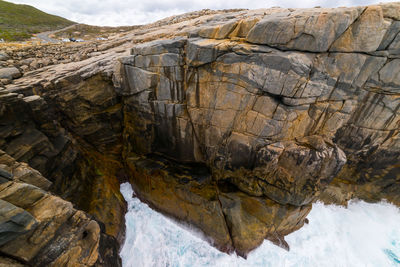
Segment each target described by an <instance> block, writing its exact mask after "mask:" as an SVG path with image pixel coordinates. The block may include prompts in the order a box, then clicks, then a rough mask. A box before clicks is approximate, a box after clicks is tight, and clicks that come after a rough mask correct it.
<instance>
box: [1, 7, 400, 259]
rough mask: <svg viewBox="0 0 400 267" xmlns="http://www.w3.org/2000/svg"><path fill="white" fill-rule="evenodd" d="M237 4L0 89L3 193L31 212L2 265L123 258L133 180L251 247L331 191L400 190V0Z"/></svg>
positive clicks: (217, 240) (359, 194)
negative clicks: (305, 5)
mask: <svg viewBox="0 0 400 267" xmlns="http://www.w3.org/2000/svg"><path fill="white" fill-rule="evenodd" d="M235 12H236V11H230V12H228V11H218V12H217V11H216V13H212V12H211V13H207V12H206V13H207V16H204V17H203V15H198V16H197V15H196V16H194V17H193V14H192V15H190V16H189V15H188V17H186V18H185V16H183V18H182V17H179V19H178V20H177V21H175V22H173V23H172V22H171V23H170V24H168V23H166V22H165V21H164V22H160V23H159V24H157V23H156V24H152V25H146V26H141V27H139V28H138V29H136V30H133V31H132V32H129V33H126V35H125V36H119V37H116V38H115V39H110V40H108V41H106V43H105V44H102V46H104V49H101V51H102V52H101V54H96V55H93V56H85V55H82V58H81V60H77V61H75V62H70V63H66V64H53V65H51V66H47V67H44V68H38V69H36V70H33V71H31V72H25V73H23V76H22V77H21V78H16V79H14V80H13V81H12V83H9V84H8V85H7V86H6V87H4V88H0V149H2V150H4V152H3V151H0V170H2V171H3V172H0V199H1V200H2V201H4V202H6V203H8V204H5V203H4V204H3V205H12V206H10V207H12V208H13V209H12V210H13V212H15V214H21V215H19V216H28V215H26V213H24V211H25V212H27V211H29V214H31V215H30V216H31V217H29V216H28V217H29V218H30V220H29V221H27V223H26V224H22V225H21V227H22V230H21V231H20V232H18V233H16V234H15V236H13V237H12V238H13V239H12V240H11V241H10V242H9V243H7V245H6V246H2V247H0V263H2V261H4V262H7V261H13V260H15V259H20V258H21V259H24V260H23V262H20V263H22V264H30V265H32V266H41V265H43V264H45V265H48V264H53V265H62V264H65V263H66V262H73V263H79V264H82V265H84V266H93V265H96V266H119V264H120V261H119V260H118V243H119V244H121V243H122V241H123V232H124V221H123V217H124V213H125V210H126V207H125V203H124V200H123V198H122V196H121V194H120V193H119V184H120V182H122V181H126V180H129V181H130V182H131V184H132V186H133V188H134V190H135V193H136V194H137V196H138V197H139V198H140V199H141V200H142V201H144V202H146V203H149V205H150V206H151V207H152V208H154V209H156V210H158V211H160V212H162V213H164V214H166V215H167V216H169V217H172V218H174V219H176V220H178V221H181V222H184V223H188V224H189V225H192V226H194V227H196V228H198V229H199V230H200V231H202V232H203V233H204V234H205V236H207V237H209V239H210V240H211V241H210V242H211V243H212V244H213V245H214V246H216V247H217V248H219V249H220V250H222V251H225V252H233V251H235V252H236V253H237V254H238V255H240V256H243V257H246V255H247V254H248V253H249V252H250V251H251V250H252V249H254V248H256V247H257V246H259V245H260V244H261V243H262V242H263V240H264V239H268V240H271V241H272V242H274V243H275V244H278V245H281V246H283V247H285V248H287V249H288V245H287V243H286V242H285V241H284V236H285V235H287V234H289V233H291V232H293V231H295V230H297V229H299V228H300V227H302V226H303V224H304V223H305V222H306V221H307V219H306V216H307V214H308V212H309V211H310V209H311V205H312V203H313V202H314V201H316V200H322V201H324V202H326V203H336V204H342V205H345V204H346V203H347V201H348V200H350V199H351V198H360V199H365V200H368V201H379V200H380V199H388V200H389V201H391V202H392V203H394V204H396V205H400V198H399V194H398V192H399V190H400V183H399V173H400V169H399V168H400V167H399V165H398V158H399V156H400V143H399V140H400V138H399V131H398V129H399V123H400V117H399V116H400V114H399V111H400V110H399V108H400V102H399V101H400V98H399V97H398V96H399V88H400V80H399V77H398V75H397V74H398V69H399V68H400V63H399V62H400V60H399V59H397V58H391V57H395V50H393V49H391V48H393V47H394V46H395V45H396V39H397V37H396V36H397V34H396V32H398V31H399V30H400V24H398V23H394V22H390V23H389V22H387V21H385V20H384V18H387V17H393V18H400V15H398V14H400V5H398V4H396V3H391V4H380V5H375V6H370V7H363V8H360V7H353V8H337V9H293V10H286V9H279V8H276V9H267V10H253V11H252V10H247V11H241V13H240V14H239V13H235ZM389 24H390V25H389ZM271 25H274V26H275V27H270V26H271ZM396 27H397V28H396ZM372 30H373V31H374V32H376V38H375V39H376V40H375V39H373V38H371V36H370V31H372ZM389 31H390V32H389ZM381 37H382V38H381ZM121 39H123V40H121ZM327 44H329V45H327ZM77 45H80V44H77ZM275 46H278V47H275ZM383 46H385V47H384V48H385V49H383V50H382V47H383ZM386 48H388V49H389V48H390V49H389V50H387V49H386ZM99 49H100V48H99ZM332 50H335V51H332ZM123 51H126V52H123ZM92 52H93V51H91V52H90V53H92ZM93 53H94V52H93ZM10 54H12V55H13V57H15V58H18V60H21V58H20V57H19V56H18V57H17V52H16V53H14V52H12V53H11V52H10ZM389 58H390V59H389ZM24 69H26V67H24ZM0 86H2V84H0ZM13 157H14V158H13ZM6 172H7V173H9V172H11V173H12V174H13V175H14V176H13V177H14V178H12V181H10V178H7V177H9V176H8V175H7V174H5V173H6ZM2 173H4V175H6V176H7V177H3V176H1V175H2ZM42 174H43V175H44V176H45V177H47V179H46V178H44V177H43V176H42ZM15 188H19V189H18V190H17V189H15ZM36 188H41V190H42V191H40V194H44V195H43V196H42V195H40V196H41V197H40V199H41V201H39V202H38V201H35V200H36V199H39V198H38V194H39V193H38V192H39V191H38V189H36ZM49 189H50V190H51V191H52V192H53V193H56V194H58V195H60V196H62V197H64V198H66V199H67V200H69V201H71V202H72V203H74V205H76V207H77V208H79V209H82V210H83V211H79V210H77V209H75V208H73V207H72V204H71V203H69V202H68V201H65V200H62V199H61V198H58V197H56V196H54V195H51V194H49V193H47V190H49ZM12 190H15V191H12ZM24 190H25V191H24ZM18 192H19V193H18ZM20 192H24V194H25V195H26V198H25V200H24V201H26V202H18V201H16V200H17V199H18V196H19V195H20V194H21V193H20ZM2 203H3V202H0V204H2ZM46 205H47V206H46ZM0 207H1V205H0ZM45 207H49V208H50V210H51V211H52V212H53V213H51V214H46V213H44V212H43V210H42V209H44V208H45ZM88 214H90V215H88ZM46 216H47V217H46ZM10 218H11V217H10ZM92 218H93V219H92ZM33 225H37V226H35V227H36V228H34V229H33ZM53 225H55V226H54V227H53ZM66 229H72V230H71V231H69V230H66ZM67 232H71V233H72V234H71V235H70V236H67V234H66V233H67ZM54 233H58V235H57V236H55V235H54ZM28 237H29V238H28ZM47 237H48V238H47ZM27 238H28V239H27ZM32 242H37V243H39V244H41V246H40V248H34V247H33V246H32V244H31V243H32ZM21 243H26V244H28V245H26V246H27V248H26V250H25V251H24V252H21V250H20V249H19V248H20V244H21ZM77 251H80V252H77ZM106 251H107V252H106ZM14 257H15V258H14Z"/></svg>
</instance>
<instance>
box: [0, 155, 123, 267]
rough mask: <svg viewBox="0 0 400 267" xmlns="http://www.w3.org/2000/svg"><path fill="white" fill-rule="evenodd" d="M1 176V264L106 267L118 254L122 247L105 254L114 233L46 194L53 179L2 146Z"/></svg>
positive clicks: (70, 205)
mask: <svg viewBox="0 0 400 267" xmlns="http://www.w3.org/2000/svg"><path fill="white" fill-rule="evenodd" d="M0 179H1V181H0V219H1V224H0V252H1V256H0V263H2V264H5V265H6V266H25V265H27V266H93V265H95V264H96V263H97V265H99V266H101V265H102V263H103V262H104V260H105V259H107V258H108V257H113V256H114V257H117V255H115V253H117V250H114V251H110V252H109V255H106V254H103V255H100V253H99V245H100V244H101V243H103V244H104V243H105V242H107V238H108V237H107V236H106V235H105V234H104V233H102V231H101V230H100V226H99V224H98V223H97V222H96V221H95V220H93V219H92V218H91V217H90V216H89V215H88V214H86V213H84V212H82V211H79V210H76V209H74V208H73V206H72V204H71V203H70V202H67V201H65V200H62V199H61V198H59V197H56V196H53V195H51V194H49V193H48V192H46V190H48V189H49V187H50V186H51V182H50V181H49V180H47V179H46V178H44V177H43V176H42V175H41V174H40V172H38V171H37V170H34V169H32V168H30V167H29V166H28V165H27V164H26V163H20V162H17V161H15V160H14V159H13V158H12V157H10V156H9V155H8V154H7V153H5V152H4V151H2V150H0ZM112 254H114V255H112ZM103 258H104V259H103Z"/></svg>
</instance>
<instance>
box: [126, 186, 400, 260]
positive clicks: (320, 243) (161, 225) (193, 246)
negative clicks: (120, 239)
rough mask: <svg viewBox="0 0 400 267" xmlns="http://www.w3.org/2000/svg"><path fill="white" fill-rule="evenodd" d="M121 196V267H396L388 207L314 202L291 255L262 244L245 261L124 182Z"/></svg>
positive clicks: (397, 251)
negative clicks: (124, 211) (123, 208)
mask: <svg viewBox="0 0 400 267" xmlns="http://www.w3.org/2000/svg"><path fill="white" fill-rule="evenodd" d="M121 192H122V194H123V195H124V197H125V199H126V201H127V202H128V212H127V214H126V216H125V219H126V240H125V244H124V246H123V248H122V250H121V252H120V255H121V258H122V263H123V266H124V267H136V266H140V267H147V266H149V267H150V266H151V267H153V266H160V267H164V266H174V267H175V266H176V267H178V266H179V267H183V266H188V267H189V266H190V267H196V266H218V267H220V266H221V267H222V266H227V267H235V266H240V267H242V266H257V267H259V266H274V267H275V266H279V267H280V266H284V267H289V266H296V267H297V266H307V267H308V266H318V267H320V266H329V267H332V266H338V267H339V266H340V267H342V266H343V267H347V266H357V267H359V266H379V267H382V266H400V210H399V209H398V208H396V207H395V206H393V205H390V204H388V203H379V204H368V203H365V202H362V201H358V202H356V201H353V202H351V203H350V204H349V207H348V208H347V209H346V208H343V207H338V206H334V205H330V206H325V205H323V204H321V203H317V204H314V205H313V209H312V211H311V213H310V214H309V215H308V219H309V221H310V223H309V224H308V225H305V226H304V227H303V228H301V229H300V230H298V231H297V232H295V233H292V234H290V235H288V236H287V237H286V240H287V242H288V243H289V245H290V251H289V252H287V251H286V250H283V249H281V248H279V247H277V246H275V245H273V244H271V243H270V242H268V241H265V242H264V243H263V244H262V245H261V246H260V247H259V248H257V249H256V250H255V251H253V252H252V253H251V254H250V255H249V256H248V258H247V260H245V259H243V258H240V257H237V256H236V255H227V254H224V253H221V252H219V251H218V250H216V249H215V248H213V247H211V246H210V245H209V244H208V243H207V242H205V241H203V240H202V239H201V238H199V236H198V235H197V234H195V233H194V232H193V231H189V230H188V229H185V228H184V227H182V226H180V225H178V224H176V223H175V222H173V221H171V220H170V219H168V218H166V217H164V216H163V215H161V214H160V213H157V212H155V211H153V210H152V209H150V208H149V207H148V206H147V205H146V204H144V203H142V202H140V201H139V200H138V199H137V198H133V197H132V193H133V190H132V187H131V186H130V185H129V184H128V183H124V184H122V185H121Z"/></svg>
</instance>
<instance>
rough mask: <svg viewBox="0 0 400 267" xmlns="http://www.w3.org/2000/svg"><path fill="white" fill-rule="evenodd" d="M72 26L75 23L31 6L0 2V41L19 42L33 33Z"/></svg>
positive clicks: (0, 0)
mask: <svg viewBox="0 0 400 267" xmlns="http://www.w3.org/2000/svg"><path fill="white" fill-rule="evenodd" d="M72 24H75V22H73V21H70V20H67V19H64V18H62V17H59V16H54V15H50V14H47V13H45V12H43V11H40V10H39V9H36V8H34V7H32V6H29V5H19V4H13V3H9V2H6V1H2V0H0V39H4V40H5V41H21V40H24V39H28V38H30V37H31V36H32V34H34V33H38V32H44V31H52V30H57V29H61V28H64V27H67V26H69V25H72Z"/></svg>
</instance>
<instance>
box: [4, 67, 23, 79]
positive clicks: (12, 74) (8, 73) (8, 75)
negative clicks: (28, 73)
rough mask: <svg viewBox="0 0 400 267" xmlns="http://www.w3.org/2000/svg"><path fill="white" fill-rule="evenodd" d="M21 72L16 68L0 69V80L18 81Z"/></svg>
mask: <svg viewBox="0 0 400 267" xmlns="http://www.w3.org/2000/svg"><path fill="white" fill-rule="evenodd" d="M21 76H22V74H21V72H20V71H19V70H18V69H17V68H16V67H10V68H2V69H0V79H9V80H12V79H17V78H19V77H21Z"/></svg>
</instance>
